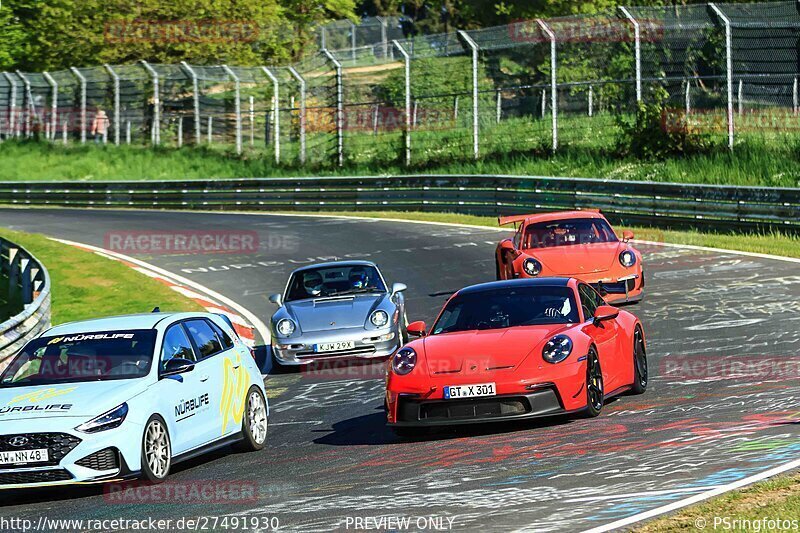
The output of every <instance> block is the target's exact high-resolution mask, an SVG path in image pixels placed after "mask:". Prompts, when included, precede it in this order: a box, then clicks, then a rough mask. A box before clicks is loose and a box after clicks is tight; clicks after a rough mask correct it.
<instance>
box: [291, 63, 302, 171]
mask: <svg viewBox="0 0 800 533" xmlns="http://www.w3.org/2000/svg"><path fill="white" fill-rule="evenodd" d="M289 72H291V74H292V76H294V79H296V80H297V83H298V84H299V85H300V163H301V164H303V163H305V162H306V80H305V78H303V76H301V75H300V73H299V72H297V70H296V69H295V68H294V67H289Z"/></svg>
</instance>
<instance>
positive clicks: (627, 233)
mask: <svg viewBox="0 0 800 533" xmlns="http://www.w3.org/2000/svg"><path fill="white" fill-rule="evenodd" d="M622 240H623V242H628V241H631V240H633V232H632V231H630V230H625V231H623V232H622Z"/></svg>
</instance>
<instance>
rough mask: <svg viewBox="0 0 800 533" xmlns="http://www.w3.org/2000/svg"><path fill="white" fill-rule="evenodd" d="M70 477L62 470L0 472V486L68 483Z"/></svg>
mask: <svg viewBox="0 0 800 533" xmlns="http://www.w3.org/2000/svg"><path fill="white" fill-rule="evenodd" d="M70 479H72V476H71V475H70V474H69V472H67V471H66V470H64V469H61V468H60V469H58V470H35V471H32V472H0V485H25V484H28V483H48V482H53V481H69V480H70Z"/></svg>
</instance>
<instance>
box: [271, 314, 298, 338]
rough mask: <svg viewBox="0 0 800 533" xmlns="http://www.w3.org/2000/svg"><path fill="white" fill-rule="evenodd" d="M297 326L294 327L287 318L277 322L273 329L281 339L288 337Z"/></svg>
mask: <svg viewBox="0 0 800 533" xmlns="http://www.w3.org/2000/svg"><path fill="white" fill-rule="evenodd" d="M296 327H297V326H295V325H294V322H292V321H291V320H289V319H288V318H282V319H281V320H279V321H278V325H277V326H276V328H275V329H277V330H278V333H279V334H280V335H281V336H283V337H290V336H291V335H292V333H294V330H295V328H296Z"/></svg>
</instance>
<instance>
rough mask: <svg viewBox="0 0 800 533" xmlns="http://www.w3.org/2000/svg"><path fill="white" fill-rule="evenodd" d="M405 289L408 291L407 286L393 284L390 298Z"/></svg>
mask: <svg viewBox="0 0 800 533" xmlns="http://www.w3.org/2000/svg"><path fill="white" fill-rule="evenodd" d="M406 289H408V286H407V285H406V284H405V283H394V284H392V296H394V295H395V294H397V293H398V292H403V291H404V290H406Z"/></svg>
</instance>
